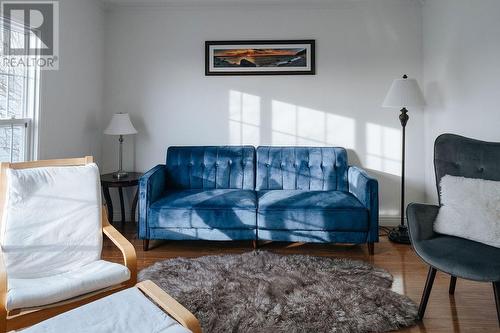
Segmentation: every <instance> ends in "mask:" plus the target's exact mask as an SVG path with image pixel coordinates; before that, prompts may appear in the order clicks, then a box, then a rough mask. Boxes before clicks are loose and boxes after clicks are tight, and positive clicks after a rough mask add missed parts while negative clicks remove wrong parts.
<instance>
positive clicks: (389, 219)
mask: <svg viewBox="0 0 500 333" xmlns="http://www.w3.org/2000/svg"><path fill="white" fill-rule="evenodd" d="M378 220H379V221H378V224H379V225H380V226H382V227H395V226H398V225H399V224H400V223H401V218H400V217H399V216H388V215H385V216H383V215H380V216H379V218H378ZM405 223H406V218H405Z"/></svg>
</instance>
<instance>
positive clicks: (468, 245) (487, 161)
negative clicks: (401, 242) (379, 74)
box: [407, 134, 500, 324]
mask: <svg viewBox="0 0 500 333" xmlns="http://www.w3.org/2000/svg"><path fill="white" fill-rule="evenodd" d="M434 168H435V172H436V186H437V188H438V195H439V203H440V204H441V196H440V189H439V184H440V181H441V178H442V177H443V176H445V175H451V176H461V177H466V178H480V179H487V180H494V181H500V143H493V142H484V141H478V140H474V139H469V138H465V137H461V136H458V135H453V134H443V135H441V136H439V137H438V138H437V139H436V142H435V145H434ZM499 200H500V198H499ZM438 212H439V206H434V205H423V204H410V205H409V206H408V209H407V217H408V226H409V231H410V239H411V242H412V245H413V248H414V249H415V251H416V252H417V254H418V255H419V256H420V258H422V259H423V260H424V261H425V262H426V263H427V264H429V265H430V268H429V273H428V275H427V281H426V284H425V289H424V292H423V295H422V300H421V302H420V308H419V318H420V319H422V318H423V316H424V313H425V308H426V306H427V301H428V300H429V295H430V292H431V289H432V284H433V282H434V277H435V275H436V271H437V270H440V271H442V272H445V273H448V274H450V275H451V281H450V288H449V293H450V294H453V293H454V292H455V285H456V281H457V277H459V278H464V279H468V280H474V281H482V282H492V283H493V290H494V294H495V302H496V308H497V314H498V321H499V324H500V249H499V248H496V247H492V246H488V245H485V244H482V243H477V242H474V241H471V240H467V239H463V238H459V237H452V236H446V235H442V234H437V233H435V232H434V230H433V224H434V220H435V219H436V216H437V214H438Z"/></svg>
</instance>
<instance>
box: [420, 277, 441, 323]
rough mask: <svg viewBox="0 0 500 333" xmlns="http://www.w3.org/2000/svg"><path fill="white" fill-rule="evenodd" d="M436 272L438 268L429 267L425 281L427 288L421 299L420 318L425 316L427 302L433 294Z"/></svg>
mask: <svg viewBox="0 0 500 333" xmlns="http://www.w3.org/2000/svg"><path fill="white" fill-rule="evenodd" d="M436 272H437V270H436V269H435V268H434V267H429V273H427V281H425V288H424V292H423V293H422V300H421V301H420V307H419V308H418V319H419V320H422V319H423V318H424V314H425V309H426V308H427V302H429V296H430V295H431V290H432V285H433V284H434V278H435V277H436Z"/></svg>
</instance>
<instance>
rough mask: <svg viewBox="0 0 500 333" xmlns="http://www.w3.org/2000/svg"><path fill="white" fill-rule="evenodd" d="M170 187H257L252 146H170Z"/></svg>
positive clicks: (168, 165)
mask: <svg viewBox="0 0 500 333" xmlns="http://www.w3.org/2000/svg"><path fill="white" fill-rule="evenodd" d="M167 188H168V189H244V190H253V189H255V148H254V147H252V146H196V147H193V146H187V147H169V148H168V151H167Z"/></svg>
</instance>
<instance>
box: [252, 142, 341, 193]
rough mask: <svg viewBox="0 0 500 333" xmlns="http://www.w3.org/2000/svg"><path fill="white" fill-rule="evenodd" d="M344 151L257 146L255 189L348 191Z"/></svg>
mask: <svg viewBox="0 0 500 333" xmlns="http://www.w3.org/2000/svg"><path fill="white" fill-rule="evenodd" d="M347 169H348V165H347V152H346V150H345V149H344V148H334V147H326V148H324V147H268V146H263V147H258V148H257V179H256V189H257V190H313V191H327V190H338V191H348V186H347Z"/></svg>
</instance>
